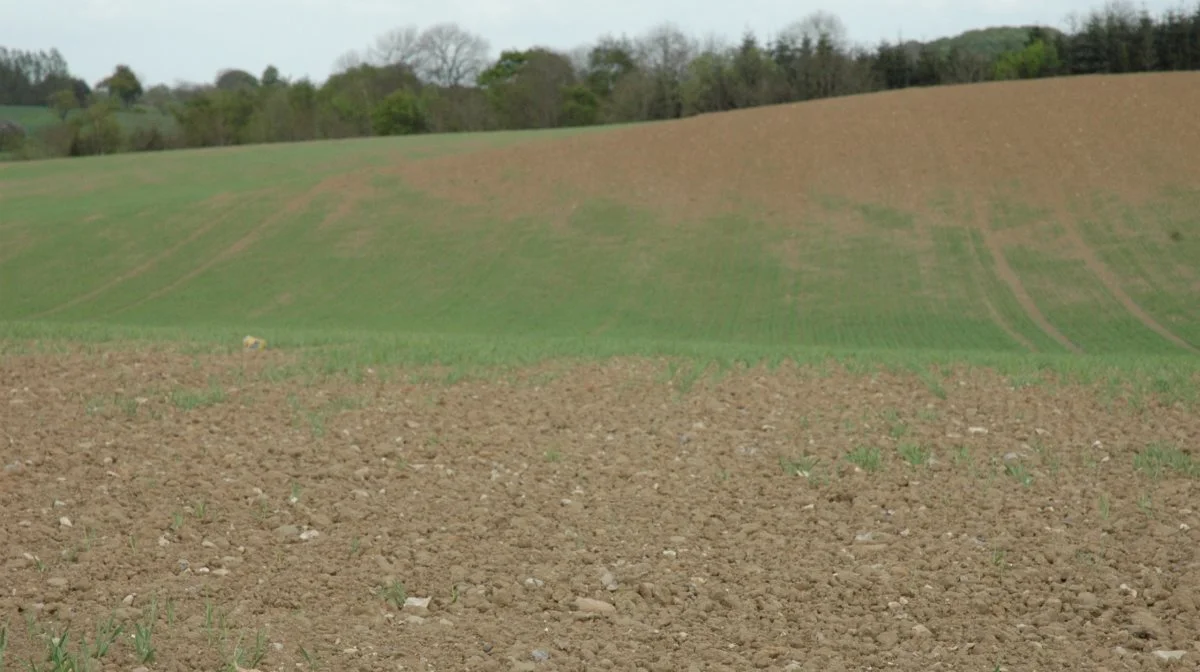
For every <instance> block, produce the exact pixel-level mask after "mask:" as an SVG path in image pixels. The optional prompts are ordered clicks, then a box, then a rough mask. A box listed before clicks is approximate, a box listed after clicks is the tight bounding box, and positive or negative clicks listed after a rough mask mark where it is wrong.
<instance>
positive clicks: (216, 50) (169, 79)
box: [0, 0, 1196, 85]
mask: <svg viewBox="0 0 1200 672" xmlns="http://www.w3.org/2000/svg"><path fill="white" fill-rule="evenodd" d="M1105 1H1106V0H957V1H956V0H840V1H839V2H834V1H833V0H823V2H822V1H818V0H739V1H738V2H729V1H728V0H641V1H638V0H600V1H599V2H578V1H575V2H571V1H568V0H0V45H3V46H7V47H10V48H17V49H48V48H50V47H57V48H58V50H59V51H60V52H62V54H63V56H64V57H65V58H66V59H67V62H68V64H69V65H70V67H71V71H72V72H73V73H74V74H76V75H77V76H80V77H83V78H84V79H86V80H87V81H88V82H89V83H91V84H95V82H96V81H98V80H99V79H101V78H103V77H104V76H106V75H107V74H108V73H110V72H111V71H112V68H113V67H114V66H115V65H116V64H117V63H125V64H127V65H129V66H130V67H132V68H133V70H134V72H136V73H138V75H139V76H140V77H141V78H142V80H143V84H146V85H152V84H157V83H167V84H171V83H175V82H177V81H181V80H182V81H190V82H200V81H212V80H213V78H215V76H216V73H217V72H218V71H219V70H221V69H223V68H228V67H237V68H242V69H245V70H248V71H250V72H252V73H254V74H255V75H258V74H260V73H261V72H262V70H263V69H264V68H265V67H266V66H267V65H268V64H274V65H275V66H276V67H278V68H279V70H280V72H281V73H282V74H283V75H284V76H285V77H293V78H298V77H301V76H304V75H308V76H309V77H311V78H313V80H314V81H317V82H320V81H321V80H323V79H324V78H325V77H327V76H328V75H329V72H330V70H331V68H332V66H333V63H334V61H335V60H336V59H337V57H338V56H339V55H341V54H343V53H345V52H346V51H349V50H351V49H362V48H364V47H366V46H367V45H369V44H371V43H372V42H373V40H374V38H375V36H377V35H378V34H380V33H382V32H385V31H386V30H388V29H390V28H393V27H397V26H403V25H408V24H415V25H417V26H418V27H421V28H424V27H426V26H429V25H432V24H435V23H439V22H443V21H453V22H456V23H458V24H459V25H460V26H462V27H464V28H466V29H467V30H470V31H472V32H474V33H476V34H479V35H482V36H483V37H484V38H486V39H487V40H488V42H489V43H490V45H491V48H492V53H493V55H496V54H498V53H499V52H500V50H501V49H505V48H525V47H530V46H534V45H542V46H548V47H552V48H558V49H563V50H568V49H572V48H574V47H578V46H581V45H586V44H589V43H591V42H593V41H594V40H595V39H596V38H597V37H600V36H602V35H605V34H613V35H616V36H619V35H621V34H626V35H629V36H630V37H636V36H637V35H639V34H641V33H643V32H644V31H645V30H647V29H649V28H651V27H653V26H654V25H656V24H658V23H661V22H663V21H672V22H674V23H675V24H676V25H677V26H678V27H679V28H681V29H682V30H683V31H684V32H686V33H688V34H689V35H691V36H693V37H696V38H703V37H705V36H708V35H710V34H716V35H721V36H724V37H726V38H728V39H729V40H736V39H737V38H738V37H740V35H741V33H742V32H743V31H745V30H746V29H750V30H753V31H754V32H755V33H756V34H757V35H758V36H759V37H760V38H764V39H765V38H769V37H771V36H772V35H774V34H775V33H776V32H777V31H779V30H780V29H782V28H783V27H784V26H786V25H787V24H788V23H791V22H792V21H795V20H797V19H800V18H803V17H804V16H805V15H806V14H808V13H809V12H812V11H816V10H825V11H832V12H834V13H835V14H836V15H837V16H839V17H840V18H841V19H842V21H843V23H845V25H846V27H847V29H848V30H849V37H850V39H851V40H853V41H856V42H865V43H875V42H878V41H879V40H880V39H884V38H887V39H895V38H897V37H898V36H902V37H903V38H904V39H919V40H925V39H933V38H937V37H943V36H946V35H952V34H955V33H959V32H962V31H963V30H969V29H972V28H984V27H988V26H993V25H1011V24H1027V23H1040V24H1045V25H1051V26H1055V27H1060V28H1062V27H1065V24H1064V21H1065V19H1066V17H1067V16H1068V15H1070V14H1071V13H1073V12H1078V13H1081V14H1082V13H1086V12H1088V11H1090V10H1091V9H1093V8H1099V7H1101V6H1103V4H1104V3H1105ZM1195 2H1196V0H1186V2H1185V3H1181V1H1180V0H1144V1H1142V2H1138V3H1137V6H1138V7H1141V6H1145V7H1146V8H1147V9H1149V10H1150V11H1151V12H1152V13H1154V14H1155V15H1156V16H1157V15H1158V14H1159V13H1161V12H1162V11H1163V10H1165V9H1167V8H1172V7H1181V6H1186V7H1195Z"/></svg>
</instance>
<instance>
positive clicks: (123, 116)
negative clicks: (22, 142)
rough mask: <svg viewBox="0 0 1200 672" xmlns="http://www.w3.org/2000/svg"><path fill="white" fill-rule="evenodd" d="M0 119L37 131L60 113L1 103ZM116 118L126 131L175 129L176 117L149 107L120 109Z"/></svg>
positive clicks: (54, 120)
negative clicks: (149, 127)
mask: <svg viewBox="0 0 1200 672" xmlns="http://www.w3.org/2000/svg"><path fill="white" fill-rule="evenodd" d="M79 114H80V112H79V111H78V110H76V111H74V112H72V113H71V114H70V115H69V116H68V117H67V118H68V119H71V118H72V117H75V116H78V115H79ZM0 119H8V120H10V121H15V122H17V123H18V124H21V125H22V126H24V127H25V129H26V130H27V131H30V132H35V131H37V130H38V129H40V128H44V127H46V126H53V125H54V124H56V123H58V122H59V119H58V115H57V114H55V112H54V111H53V110H51V109H50V108H48V107H35V106H32V105H0ZM116 119H117V123H118V124H120V125H121V128H122V130H124V131H126V132H128V131H130V130H133V129H136V128H144V127H147V126H151V125H155V124H157V125H159V126H160V127H162V128H164V129H173V128H174V127H175V119H174V118H173V117H171V116H169V115H166V114H163V113H161V112H159V111H158V110H156V109H154V108H148V107H137V108H135V109H131V110H119V111H117V113H116Z"/></svg>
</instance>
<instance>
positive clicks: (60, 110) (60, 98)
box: [47, 89, 79, 121]
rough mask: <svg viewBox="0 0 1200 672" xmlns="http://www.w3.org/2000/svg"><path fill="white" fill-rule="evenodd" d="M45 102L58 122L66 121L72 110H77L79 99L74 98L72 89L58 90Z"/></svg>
mask: <svg viewBox="0 0 1200 672" xmlns="http://www.w3.org/2000/svg"><path fill="white" fill-rule="evenodd" d="M47 102H48V103H49V104H50V109H52V110H54V113H55V114H57V115H58V119H59V121H66V120H67V116H68V115H70V114H71V111H72V110H77V109H79V99H78V98H76V97H75V91H74V90H73V89H59V90H58V91H55V92H54V93H52V94H50V100H49V101H47Z"/></svg>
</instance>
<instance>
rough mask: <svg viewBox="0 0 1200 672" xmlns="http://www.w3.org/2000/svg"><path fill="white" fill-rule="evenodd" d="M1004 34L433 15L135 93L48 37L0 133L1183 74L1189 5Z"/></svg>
mask: <svg viewBox="0 0 1200 672" xmlns="http://www.w3.org/2000/svg"><path fill="white" fill-rule="evenodd" d="M995 30H1005V29H995ZM1007 30H1009V31H1011V30H1013V29H1007ZM975 32H976V33H979V32H980V31H975ZM982 32H987V31H982ZM1019 34H1020V39H1019V40H1018V41H1017V42H1015V43H1014V44H1010V45H1008V46H1007V47H1006V48H1004V49H1003V50H1001V51H999V52H998V53H988V52H987V50H985V49H981V48H976V47H975V46H973V44H972V43H971V42H970V41H969V40H967V39H966V34H964V37H963V39H959V40H956V39H949V40H945V39H944V40H938V41H934V42H929V43H920V42H915V41H900V40H897V41H894V42H892V41H884V42H882V43H880V44H877V45H875V46H873V47H864V46H860V45H854V44H851V43H850V42H849V40H848V39H847V37H846V29H845V26H844V25H843V24H842V22H841V21H840V19H839V18H838V17H837V16H835V15H832V14H829V13H825V12H816V13H814V14H811V15H809V16H807V17H805V18H804V19H802V20H800V21H797V22H795V23H793V24H791V25H789V26H787V27H786V28H784V29H783V30H782V31H781V32H780V33H779V34H778V35H776V36H774V37H773V38H772V39H770V40H762V39H760V38H759V37H757V36H756V35H754V34H753V33H746V34H745V35H743V36H742V37H741V38H740V40H738V41H736V42H735V43H732V44H726V43H722V42H720V41H718V40H715V39H709V40H707V41H698V40H695V39H693V38H691V37H689V36H687V35H685V34H684V33H682V32H681V31H680V30H678V29H677V28H675V27H674V26H673V25H671V24H663V25H660V26H658V27H656V28H654V29H652V30H650V31H648V32H646V33H645V34H643V35H641V36H639V37H637V38H628V37H619V38H618V37H612V36H606V37H603V38H601V39H599V40H597V41H596V42H595V43H594V44H592V45H589V46H586V47H582V48H579V49H575V50H572V51H569V52H563V51H558V50H554V49H548V48H544V47H536V46H535V47H531V48H528V49H520V50H518V49H510V50H504V51H502V52H501V53H500V54H499V55H498V56H497V57H491V56H490V55H489V45H488V43H487V41H486V40H485V39H484V38H483V37H481V36H478V35H475V34H472V33H470V32H468V31H466V30H464V29H462V28H461V27H459V26H457V25H455V24H439V25H435V26H432V27H429V28H426V29H424V30H421V29H419V28H417V27H415V26H408V27H402V28H398V29H394V30H391V31H389V32H386V33H384V34H382V35H379V36H378V37H377V38H376V39H375V40H374V42H373V43H371V44H370V45H369V46H368V47H367V48H365V49H363V50H361V51H352V52H349V53H347V54H345V55H343V56H342V57H341V58H339V59H338V62H337V64H336V66H335V68H334V73H333V74H332V75H331V76H330V77H329V78H328V79H326V80H325V81H324V82H322V83H320V84H317V83H314V82H312V81H311V80H309V79H307V78H301V79H297V80H294V81H293V80H289V79H288V78H285V77H284V76H282V75H281V73H280V72H279V70H278V69H277V68H275V67H273V66H272V67H268V68H266V70H264V71H263V72H262V73H259V74H257V75H256V74H254V73H250V72H247V71H245V70H241V69H228V70H223V71H221V72H220V73H218V74H217V76H216V77H215V79H214V80H213V81H212V82H211V83H203V84H188V85H181V86H176V87H168V86H165V85H157V86H152V87H150V88H148V89H145V90H143V84H142V83H141V82H140V81H139V79H138V77H137V76H136V74H135V73H134V72H133V71H132V69H131V68H130V67H128V66H126V65H119V66H117V67H116V68H114V70H113V72H112V74H111V75H110V76H108V77H106V78H105V79H104V80H102V81H100V82H97V83H96V86H95V88H94V89H92V88H90V87H89V86H88V84H87V83H86V82H83V81H82V80H80V79H78V78H75V77H73V76H72V75H71V74H70V73H69V71H68V68H67V64H66V62H65V60H64V59H63V58H62V56H61V54H59V53H58V52H57V51H56V50H51V51H49V52H39V53H28V52H19V51H10V50H4V49H0V104H17V105H36V104H40V105H45V106H48V107H50V108H51V109H53V110H55V112H56V113H57V114H58V117H59V119H60V123H58V124H55V125H51V126H48V127H45V128H43V129H40V130H38V131H37V132H35V133H29V134H26V135H25V137H19V135H18V133H15V132H11V131H10V132H8V133H7V134H6V133H5V131H4V128H3V127H2V126H0V143H4V142H7V144H8V147H7V149H9V151H10V152H11V151H14V150H16V153H17V154H18V155H25V156H30V157H35V156H64V155H84V154H95V153H110V152H116V151H147V150H162V149H171V148H183V147H214V146H225V145H239V144H250V143H268V142H290V141H304V140H316V139H331V138H347V137H357V136H370V135H402V134H416V133H439V132H462V131H487V130H499V129H533V128H555V127H565V126H586V125H593V124H608V123H625V122H637V121H650V120H661V119H674V118H681V117H688V116H692V115H697V114H704V113H709V112H720V111H726V110H735V109H743V108H749V107H756V106H760V105H771V104H778V103H788V102H796V101H803V100H812V99H817V98H826V97H831V96H844V95H851V94H858V93H868V92H874V91H881V90H888V89H903V88H906V87H916V86H936V85H947V84H959V83H970V82H981V81H989V80H1006V79H1032V78H1041V77H1056V76H1067V75H1082V74H1100V73H1131V72H1148V71H1162V70H1196V69H1200V4H1198V5H1197V6H1196V8H1195V9H1194V10H1184V9H1178V10H1170V11H1167V12H1165V13H1163V14H1162V15H1161V16H1152V15H1150V14H1149V13H1148V12H1145V11H1136V10H1134V9H1133V8H1132V7H1131V6H1130V5H1128V4H1123V3H1120V2H1114V1H1112V0H1110V1H1109V2H1108V3H1107V4H1106V5H1105V6H1104V7H1103V8H1101V9H1097V10H1093V11H1092V12H1090V13H1088V14H1087V15H1085V16H1083V17H1079V18H1076V19H1074V20H1072V21H1071V22H1070V25H1069V28H1068V29H1067V30H1065V31H1061V30H1057V29H1053V28H1047V27H1037V26H1031V27H1026V28H1022V29H1020V30H1019ZM121 109H135V110H142V111H145V110H150V109H153V110H157V111H158V112H160V113H161V115H162V116H161V117H160V119H161V120H162V123H159V122H154V123H148V124H139V125H137V126H136V127H135V128H133V129H132V130H130V131H126V130H124V129H123V128H122V126H121V125H120V124H118V123H117V122H116V121H115V117H114V112H115V111H118V110H121ZM166 122H169V123H166ZM5 138H7V140H5ZM4 148H5V147H2V146H0V149H4ZM22 150H23V151H22Z"/></svg>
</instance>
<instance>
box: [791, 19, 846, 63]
mask: <svg viewBox="0 0 1200 672" xmlns="http://www.w3.org/2000/svg"><path fill="white" fill-rule="evenodd" d="M847 35H848V33H847V31H846V24H844V23H842V20H841V19H840V18H838V17H837V16H836V15H834V14H830V13H829V12H826V11H820V10H818V11H815V12H813V13H811V14H809V15H808V16H806V17H804V18H803V19H800V20H799V21H795V22H793V23H791V24H789V25H788V27H787V28H784V29H783V32H782V33H781V34H780V37H782V38H784V39H787V40H788V41H790V42H792V43H793V44H800V43H801V42H802V41H803V40H804V38H806V37H807V38H808V39H809V40H811V41H812V43H813V44H816V43H817V42H820V41H821V38H822V37H823V38H825V39H826V40H827V41H828V42H829V43H830V44H831V45H833V48H834V49H835V50H836V51H838V52H842V53H844V52H845V51H846V50H847V48H848V47H849V38H848V36H847Z"/></svg>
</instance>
